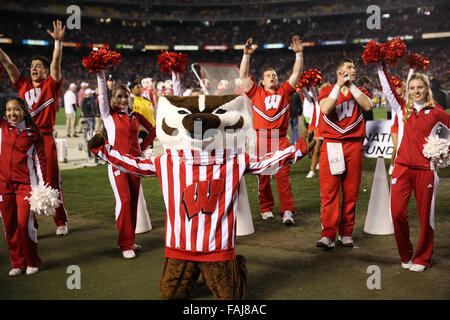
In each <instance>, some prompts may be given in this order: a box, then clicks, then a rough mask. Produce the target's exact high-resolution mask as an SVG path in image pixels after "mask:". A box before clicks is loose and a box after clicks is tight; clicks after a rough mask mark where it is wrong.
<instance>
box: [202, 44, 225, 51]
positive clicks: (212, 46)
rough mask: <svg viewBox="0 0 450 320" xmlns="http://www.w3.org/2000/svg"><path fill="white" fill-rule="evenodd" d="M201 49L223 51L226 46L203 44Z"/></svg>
mask: <svg viewBox="0 0 450 320" xmlns="http://www.w3.org/2000/svg"><path fill="white" fill-rule="evenodd" d="M203 49H204V50H209V51H213V50H221V51H225V50H228V46H227V45H206V46H203Z"/></svg>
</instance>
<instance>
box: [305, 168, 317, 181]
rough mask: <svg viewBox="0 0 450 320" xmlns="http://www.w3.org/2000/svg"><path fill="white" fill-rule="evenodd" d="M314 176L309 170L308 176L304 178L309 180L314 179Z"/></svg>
mask: <svg viewBox="0 0 450 320" xmlns="http://www.w3.org/2000/svg"><path fill="white" fill-rule="evenodd" d="M315 175H316V174H315V172H314V171H312V170H309V172H308V174H307V175H306V178H307V179H311V178H314V176H315Z"/></svg>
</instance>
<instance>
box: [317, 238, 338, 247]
mask: <svg viewBox="0 0 450 320" xmlns="http://www.w3.org/2000/svg"><path fill="white" fill-rule="evenodd" d="M335 246H336V244H335V243H334V241H331V239H330V238H327V237H322V238H320V240H319V241H317V243H316V247H318V248H325V249H332V248H334V247H335Z"/></svg>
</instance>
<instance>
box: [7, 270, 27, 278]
mask: <svg viewBox="0 0 450 320" xmlns="http://www.w3.org/2000/svg"><path fill="white" fill-rule="evenodd" d="M23 271H24V270H23V269H20V268H13V269H11V270H9V275H10V276H11V277H15V276H18V275H19V274H22V272H23Z"/></svg>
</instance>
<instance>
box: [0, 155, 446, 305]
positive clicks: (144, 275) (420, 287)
mask: <svg viewBox="0 0 450 320" xmlns="http://www.w3.org/2000/svg"><path fill="white" fill-rule="evenodd" d="M386 165H388V164H387V163H386ZM309 166H310V160H309V159H303V160H301V161H300V162H299V163H298V164H296V165H295V166H292V172H291V181H292V187H293V194H294V198H295V206H296V210H297V213H298V214H297V217H296V224H295V226H293V227H286V226H284V225H282V223H281V218H280V217H279V216H276V217H275V219H273V220H272V221H263V220H262V219H261V218H260V216H259V209H258V201H257V181H256V177H253V176H247V177H246V182H247V191H248V194H249V201H250V205H251V209H252V215H253V223H254V227H255V233H254V234H252V235H249V236H245V237H238V239H237V242H236V243H237V244H236V251H237V253H239V254H242V255H244V256H245V257H246V259H247V266H248V271H249V279H248V296H247V298H248V299H261V300H274V299H281V300H309V299H338V300H341V299H449V298H450V288H449V286H448V284H449V283H450V275H449V270H450V256H449V252H450V251H449V250H450V236H449V235H448V232H447V230H448V229H449V227H450V212H449V206H448V199H449V197H450V192H449V190H450V168H447V169H446V170H442V171H441V172H440V174H439V175H440V177H441V181H440V186H439V189H438V195H437V201H436V233H435V243H434V255H433V267H432V268H430V269H429V270H427V271H426V272H424V273H422V274H416V273H412V272H409V271H405V270H402V269H401V268H400V261H399V257H398V254H397V249H396V245H395V241H394V237H393V235H388V236H374V235H369V234H366V233H364V232H363V228H364V222H365V216H366V212H367V208H368V201H369V198H370V191H371V186H372V179H373V172H374V167H375V160H374V159H365V163H364V172H363V178H362V182H361V188H360V196H359V200H358V206H357V215H356V227H355V231H354V238H355V242H356V244H357V246H356V247H355V248H343V247H337V248H336V249H335V250H332V251H324V250H322V249H318V248H316V247H315V242H316V241H317V240H318V239H319V237H320V230H321V227H320V195H319V183H318V179H317V178H315V179H306V178H305V176H306V174H307V172H308V168H309ZM62 178H63V187H64V192H65V198H66V207H67V210H68V213H69V219H70V222H69V228H70V234H69V235H68V236H66V237H56V236H55V225H54V223H53V221H52V218H48V217H41V216H39V217H38V221H39V225H40V226H39V253H40V256H41V259H42V260H43V263H42V265H41V268H40V272H39V273H37V274H35V275H31V276H27V275H21V276H19V277H14V278H13V277H9V276H8V271H9V269H10V265H9V255H8V249H7V245H6V241H5V237H4V233H0V299H32V300H34V299H38V300H53V299H59V300H72V299H75V300H90V299H95V300H97V299H106V300H110V299H114V300H115V299H122V300H128V299H133V300H140V299H146V300H147V299H152V300H153V299H160V296H159V292H158V282H159V278H160V275H161V268H162V263H163V260H164V218H165V211H164V203H163V199H162V194H161V190H160V187H159V183H158V181H157V179H156V178H145V179H143V189H144V193H145V197H146V201H147V205H148V211H149V214H150V218H151V222H152V225H153V230H152V231H151V232H149V233H145V234H140V235H137V240H136V242H138V243H141V244H143V245H144V248H143V250H142V251H141V252H140V253H139V254H138V258H137V259H133V260H125V259H123V258H122V257H121V253H120V251H119V249H118V248H117V245H116V240H117V239H116V237H117V231H116V228H115V222H114V205H115V201H114V197H113V193H112V191H111V187H110V185H109V182H108V178H107V167H106V166H105V165H100V166H98V167H91V168H82V169H74V170H67V171H63V172H62ZM273 189H274V191H275V190H276V187H275V186H273ZM274 194H275V196H276V191H275V192H274ZM276 202H277V200H276ZM277 210H278V207H276V208H275V211H274V212H277ZM409 212H410V217H409V221H410V225H411V234H412V240H413V243H414V244H416V243H417V237H418V226H419V223H418V218H417V214H416V208H415V201H414V197H412V199H411V202H410V206H409ZM71 265H76V266H78V267H79V268H80V270H81V289H79V290H78V289H72V290H70V289H68V287H67V281H68V279H69V277H70V276H71V274H68V273H67V268H68V267H69V266H71ZM371 265H376V266H378V267H379V268H380V270H381V289H379V290H378V289H373V290H370V289H368V288H367V284H366V283H367V279H368V278H369V276H370V275H371V274H368V273H367V268H368V267H369V266H371ZM194 299H212V295H211V294H210V293H209V290H208V289H207V288H206V286H205V285H204V283H203V282H199V285H198V288H197V290H196V294H195V297H194Z"/></svg>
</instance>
